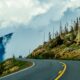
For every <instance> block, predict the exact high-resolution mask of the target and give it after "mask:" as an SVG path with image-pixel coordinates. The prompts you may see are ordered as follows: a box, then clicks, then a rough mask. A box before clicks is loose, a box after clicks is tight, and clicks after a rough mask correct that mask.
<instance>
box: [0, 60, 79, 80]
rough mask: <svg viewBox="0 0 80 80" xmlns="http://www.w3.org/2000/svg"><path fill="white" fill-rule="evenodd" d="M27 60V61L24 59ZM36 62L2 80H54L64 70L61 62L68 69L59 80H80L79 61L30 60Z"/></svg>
mask: <svg viewBox="0 0 80 80" xmlns="http://www.w3.org/2000/svg"><path fill="white" fill-rule="evenodd" d="M24 60H25V59H24ZM29 61H33V62H35V66H33V67H32V68H30V69H28V70H27V69H26V70H24V71H21V72H19V73H15V74H13V75H10V76H7V77H4V78H2V79H0V80H54V79H55V78H56V77H57V74H58V72H59V71H60V70H62V69H63V67H62V65H61V64H60V63H59V62H64V63H65V64H66V65H67V69H66V71H65V73H64V75H63V76H62V77H61V78H60V79H59V80H80V62H79V61H59V60H29Z"/></svg>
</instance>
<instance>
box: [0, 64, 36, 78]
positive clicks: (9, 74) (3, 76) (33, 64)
mask: <svg viewBox="0 0 80 80" xmlns="http://www.w3.org/2000/svg"><path fill="white" fill-rule="evenodd" d="M32 63H33V65H32V66H30V67H28V68H25V69H22V70H20V71H17V72H14V73H11V74H9V75H6V76H3V77H0V79H4V78H6V77H9V76H11V75H14V74H17V73H19V72H22V71H25V70H28V69H30V68H32V67H33V66H35V63H34V62H32Z"/></svg>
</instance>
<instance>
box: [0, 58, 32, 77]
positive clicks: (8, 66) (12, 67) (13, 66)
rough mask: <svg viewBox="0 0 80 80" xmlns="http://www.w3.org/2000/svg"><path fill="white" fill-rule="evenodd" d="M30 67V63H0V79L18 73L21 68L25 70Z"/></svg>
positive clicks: (15, 61) (9, 60) (11, 61)
mask: <svg viewBox="0 0 80 80" xmlns="http://www.w3.org/2000/svg"><path fill="white" fill-rule="evenodd" d="M31 65H32V63H31V62H27V61H18V60H16V59H8V60H6V61H4V62H2V63H0V77H2V76H5V75H8V74H11V73H13V72H16V71H19V70H21V69H23V68H27V67H29V66H31Z"/></svg>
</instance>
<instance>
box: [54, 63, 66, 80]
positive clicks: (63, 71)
mask: <svg viewBox="0 0 80 80" xmlns="http://www.w3.org/2000/svg"><path fill="white" fill-rule="evenodd" d="M60 63H61V64H62V66H63V67H64V69H63V70H60V71H59V73H58V74H59V75H58V76H57V77H56V78H55V79H54V80H59V79H60V78H61V77H62V76H63V74H64V73H65V71H66V68H67V66H66V64H65V63H63V62H60Z"/></svg>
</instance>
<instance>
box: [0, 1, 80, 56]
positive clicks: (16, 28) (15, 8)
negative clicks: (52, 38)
mask: <svg viewBox="0 0 80 80" xmlns="http://www.w3.org/2000/svg"><path fill="white" fill-rule="evenodd" d="M79 16H80V0H0V36H2V35H4V34H7V33H10V32H14V35H13V36H12V39H11V41H10V42H9V44H7V45H6V54H5V56H7V57H8V56H9V54H11V55H12V54H15V55H16V53H19V54H20V55H23V56H25V55H28V52H29V50H31V51H32V50H33V49H35V48H36V47H37V46H38V45H40V44H42V42H43V36H44V33H45V40H48V32H49V31H51V32H52V31H53V27H54V30H55V32H56V31H57V30H59V26H60V21H61V22H62V26H63V27H64V25H65V24H66V23H69V24H72V23H73V22H74V20H75V19H76V17H79ZM70 26H71V25H69V26H68V27H69V28H70ZM7 54H8V55H7ZM11 55H10V56H11ZM17 56H18V55H17Z"/></svg>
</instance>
